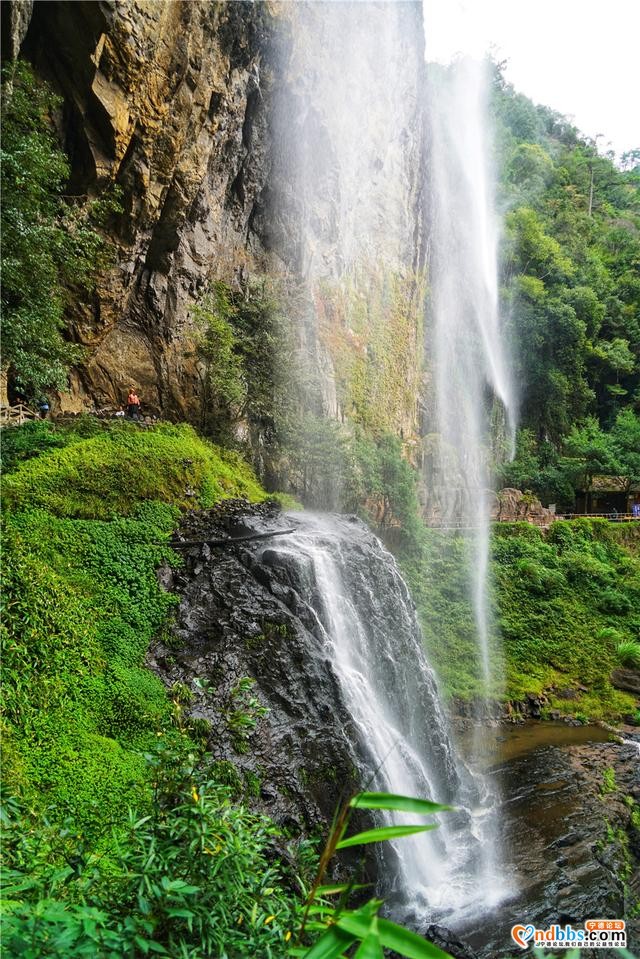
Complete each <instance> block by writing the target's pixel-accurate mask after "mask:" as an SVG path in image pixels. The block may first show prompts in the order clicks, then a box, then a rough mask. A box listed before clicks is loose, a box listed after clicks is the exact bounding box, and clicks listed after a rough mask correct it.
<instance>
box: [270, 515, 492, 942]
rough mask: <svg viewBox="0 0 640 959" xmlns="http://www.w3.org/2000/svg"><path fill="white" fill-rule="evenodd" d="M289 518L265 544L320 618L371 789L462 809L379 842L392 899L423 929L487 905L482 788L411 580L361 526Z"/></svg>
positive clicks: (388, 819) (384, 882)
mask: <svg viewBox="0 0 640 959" xmlns="http://www.w3.org/2000/svg"><path fill="white" fill-rule="evenodd" d="M289 521H290V522H291V523H292V524H293V525H294V526H295V527H296V532H295V533H294V534H293V535H291V536H288V537H287V538H286V540H284V539H283V540H281V541H279V542H277V543H273V544H270V545H269V546H268V547H266V548H265V549H267V550H268V551H269V554H270V557H271V559H270V562H271V563H272V564H275V565H280V564H281V565H282V566H283V567H284V568H286V569H287V582H288V583H289V584H290V585H293V586H294V588H295V589H296V591H297V594H298V596H299V597H300V599H301V600H302V601H304V602H305V603H306V604H308V606H309V608H310V609H311V610H312V611H313V613H314V615H315V617H316V618H317V619H316V622H317V631H318V633H319V639H320V640H321V642H322V643H323V644H324V648H325V649H326V651H327V657H328V661H329V663H330V664H331V670H332V672H333V673H334V675H335V677H336V680H337V684H338V687H339V693H338V696H339V699H340V700H341V701H342V703H343V704H344V706H345V707H346V711H347V713H348V714H349V716H350V717H351V722H352V724H353V732H352V735H351V736H350V741H351V744H352V749H353V758H354V762H355V764H356V765H357V766H358V767H359V768H360V772H361V778H362V786H363V788H368V789H373V790H381V791H383V792H394V793H400V794H402V795H409V796H421V797H425V798H430V799H433V800H436V801H439V802H452V803H454V804H455V805H456V806H458V807H459V809H458V812H457V813H447V814H444V815H442V816H439V817H438V820H439V824H438V829H437V830H436V831H435V832H428V833H424V834H422V835H418V836H413V837H405V838H403V839H401V840H398V841H396V842H394V843H391V844H388V843H385V844H381V845H380V846H379V847H378V856H379V874H380V881H381V886H382V891H383V893H384V896H385V900H386V902H387V904H388V906H390V908H391V909H392V911H393V912H394V913H395V914H397V915H398V916H401V917H402V918H404V919H405V920H406V921H409V922H411V923H412V924H415V925H416V926H418V927H420V926H423V925H426V923H427V922H428V921H433V920H435V918H436V917H441V918H442V917H446V919H447V922H452V921H454V922H455V921H456V919H458V918H460V917H462V916H464V915H467V914H468V912H469V906H470V905H471V904H477V903H478V900H479V899H480V900H482V901H484V895H481V896H479V892H478V888H477V883H476V879H477V870H478V864H479V862H481V860H482V856H483V851H482V836H481V835H479V834H478V830H477V819H476V818H475V817H474V816H473V815H472V814H471V813H470V811H469V810H470V807H474V806H475V807H477V806H479V805H480V797H479V796H478V794H477V785H478V783H477V782H476V781H474V780H473V779H472V778H471V777H470V776H469V775H468V773H467V771H466V769H465V768H464V767H462V766H461V764H460V763H459V760H458V758H457V756H456V754H455V750H454V747H453V745H452V740H451V735H450V731H449V729H448V724H447V721H446V718H445V716H444V712H443V710H442V707H441V704H440V701H439V695H438V690H437V686H436V682H435V678H434V675H433V672H432V670H431V668H430V667H429V664H428V662H427V659H426V656H425V651H424V642H423V637H422V634H421V631H420V627H419V625H418V621H417V618H416V613H415V608H414V606H413V603H412V601H411V597H410V596H409V592H408V590H407V587H406V585H405V583H404V581H403V579H402V576H401V574H400V571H399V569H398V566H397V564H396V562H395V560H394V558H393V557H392V556H391V554H390V553H389V552H388V551H387V550H386V549H385V548H384V547H383V545H382V543H381V542H380V541H379V540H378V539H377V538H376V537H375V536H374V535H373V534H372V533H370V532H369V531H368V530H367V529H366V527H365V526H364V524H362V523H359V522H354V521H353V520H352V519H347V518H344V517H336V516H329V515H313V514H290V516H289ZM276 556H277V557H278V559H277V560H275V559H274V557H276ZM381 818H382V820H383V822H385V823H387V824H390V823H415V822H416V820H418V821H420V819H421V817H416V816H412V815H409V814H401V813H392V812H388V813H382V814H381ZM431 821H432V820H431Z"/></svg>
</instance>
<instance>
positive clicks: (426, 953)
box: [337, 913, 451, 959]
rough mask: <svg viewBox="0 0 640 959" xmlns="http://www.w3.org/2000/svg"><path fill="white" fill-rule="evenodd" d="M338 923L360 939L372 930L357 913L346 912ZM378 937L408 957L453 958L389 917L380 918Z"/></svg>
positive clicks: (411, 958) (383, 943) (421, 958)
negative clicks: (391, 920) (390, 920)
mask: <svg viewBox="0 0 640 959" xmlns="http://www.w3.org/2000/svg"><path fill="white" fill-rule="evenodd" d="M337 925H338V926H339V927H340V928H341V929H344V931H345V932H349V933H351V934H352V935H353V936H354V937H355V938H359V939H365V938H366V937H367V935H368V933H369V930H370V923H369V922H368V921H367V920H366V919H362V918H361V917H360V916H358V915H357V913H344V915H342V916H340V918H339V919H338V920H337ZM378 938H379V940H380V943H381V945H383V946H385V947H386V948H387V949H393V950H394V951H395V952H397V953H399V954H400V955H401V956H406V957H407V959H451V956H450V955H449V953H448V952H443V951H442V949H438V947H437V946H434V945H433V943H431V942H427V940H426V939H423V938H422V936H419V935H417V933H415V932H410V931H409V930H408V929H403V928H402V926H397V925H396V924H395V922H389V920H388V919H378Z"/></svg>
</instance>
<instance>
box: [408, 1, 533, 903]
mask: <svg viewBox="0 0 640 959" xmlns="http://www.w3.org/2000/svg"><path fill="white" fill-rule="evenodd" d="M444 7H445V3H444V0H424V4H423V9H424V21H425V52H426V59H427V139H428V157H429V160H428V186H429V188H428V210H429V218H430V236H431V242H430V252H429V286H430V297H429V303H428V321H427V328H428V329H429V331H430V339H429V342H428V351H429V353H430V354H431V364H432V369H433V387H434V389H433V396H432V401H433V414H434V415H433V417H432V426H431V429H432V431H433V434H434V436H432V439H433V438H435V442H432V444H431V451H432V457H431V460H430V462H429V463H428V467H429V475H428V477H427V482H426V487H427V491H428V492H427V506H428V511H429V514H430V520H431V522H432V523H433V524H434V525H440V526H442V527H444V528H445V529H447V530H452V531H455V530H459V531H460V532H462V535H463V536H464V537H465V538H466V541H467V544H468V553H469V563H468V568H469V571H470V572H469V594H470V599H471V603H472V606H473V612H474V618H475V632H476V647H477V667H476V669H477V680H478V689H479V691H480V692H481V693H482V695H483V698H490V697H492V696H496V694H498V693H499V690H500V685H501V680H502V672H503V670H502V663H501V656H500V648H499V644H498V643H497V642H495V636H494V632H495V631H494V630H492V628H491V627H492V624H491V617H490V610H489V603H488V580H489V532H490V506H491V498H492V495H493V494H492V492H491V490H490V477H489V456H490V451H491V450H492V447H493V446H494V437H492V428H493V429H495V424H496V422H501V424H502V433H503V435H504V436H505V437H507V446H509V447H512V446H513V437H514V431H515V402H514V394H513V386H512V383H511V380H510V376H509V364H508V351H507V349H506V345H505V340H504V336H503V331H502V328H501V321H500V312H499V296H498V240H499V220H498V217H497V214H496V209H495V201H494V171H493V169H492V162H491V156H492V143H491V124H490V119H489V109H488V106H489V92H490V69H489V67H490V65H489V61H488V59H487V55H486V52H485V50H482V49H478V42H479V41H480V42H481V33H479V32H478V31H474V29H473V22H472V19H471V20H470V17H471V11H470V9H469V7H468V6H466V7H465V6H463V5H462V4H459V5H458V6H457V7H456V4H455V3H454V4H449V3H447V4H446V7H447V9H446V11H445V10H444ZM456 10H457V12H458V14H459V21H458V22H459V26H460V31H459V33H456V31H455V29H454V31H453V39H454V42H456V41H458V42H460V43H461V44H462V46H463V49H462V50H461V52H459V53H457V55H455V56H454V57H453V58H452V59H450V60H449V62H448V63H447V64H446V65H441V64H437V63H433V62H430V55H431V50H434V51H436V52H437V53H439V54H440V55H441V54H442V49H441V43H442V40H443V37H442V36H439V33H438V31H439V30H441V29H442V27H443V26H446V27H447V29H451V23H452V17H451V13H452V11H453V21H454V22H455V12H456ZM450 52H451V51H450ZM445 535H446V534H445ZM492 640H493V641H492ZM476 720H477V723H476V733H475V735H476V740H477V742H476V746H477V748H478V749H479V748H480V746H481V740H482V736H483V727H482V722H483V717H482V711H480V712H479V714H478V716H477V717H476ZM485 786H486V788H487V790H488V793H489V797H490V798H489V802H488V804H487V806H488V814H486V815H485V817H484V822H483V827H482V828H483V835H484V842H483V843H482V849H483V858H482V861H481V862H480V864H479V869H478V876H477V882H478V885H479V887H481V888H482V889H484V890H485V903H486V905H487V906H490V905H491V904H492V903H493V902H496V901H498V900H499V899H500V898H502V897H503V894H504V883H503V880H502V878H501V875H500V873H501V869H500V865H499V861H500V848H499V826H498V823H497V821H496V812H495V810H496V809H497V805H498V797H497V796H496V795H492V793H493V786H492V783H491V781H490V780H487V781H485Z"/></svg>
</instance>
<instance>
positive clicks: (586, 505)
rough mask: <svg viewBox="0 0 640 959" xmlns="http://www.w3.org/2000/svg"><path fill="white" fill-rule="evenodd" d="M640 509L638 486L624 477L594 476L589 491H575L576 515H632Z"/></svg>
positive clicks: (639, 487)
mask: <svg viewBox="0 0 640 959" xmlns="http://www.w3.org/2000/svg"><path fill="white" fill-rule="evenodd" d="M634 506H637V507H640V484H638V483H631V484H630V483H629V480H628V479H627V477H626V476H594V477H593V479H592V481H591V489H590V490H589V491H587V490H584V489H581V490H576V507H575V510H576V513H614V512H615V513H633V512H634V509H633V507H634Z"/></svg>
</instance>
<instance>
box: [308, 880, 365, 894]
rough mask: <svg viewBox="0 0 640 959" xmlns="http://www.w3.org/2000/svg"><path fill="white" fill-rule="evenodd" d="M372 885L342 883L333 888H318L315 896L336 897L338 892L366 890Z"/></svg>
mask: <svg viewBox="0 0 640 959" xmlns="http://www.w3.org/2000/svg"><path fill="white" fill-rule="evenodd" d="M372 885H373V883H370V882H354V883H350V882H343V883H338V884H337V885H333V886H318V888H317V889H316V896H320V897H322V896H336V895H337V894H338V893H340V892H356V891H357V890H358V889H368V888H369V887H370V886H372Z"/></svg>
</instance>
